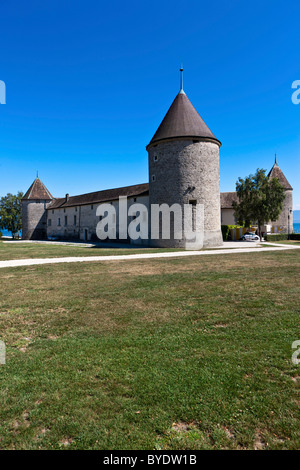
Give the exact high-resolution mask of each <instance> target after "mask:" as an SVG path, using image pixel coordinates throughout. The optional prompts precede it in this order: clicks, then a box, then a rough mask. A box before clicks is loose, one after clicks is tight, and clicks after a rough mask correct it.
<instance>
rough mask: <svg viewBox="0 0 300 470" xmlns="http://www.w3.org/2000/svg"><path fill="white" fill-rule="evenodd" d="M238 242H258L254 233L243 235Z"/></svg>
mask: <svg viewBox="0 0 300 470" xmlns="http://www.w3.org/2000/svg"><path fill="white" fill-rule="evenodd" d="M240 240H243V241H248V242H249V241H251V242H252V241H257V240H259V236H258V235H256V234H255V233H249V232H247V233H244V235H243V236H242V237H241V238H240Z"/></svg>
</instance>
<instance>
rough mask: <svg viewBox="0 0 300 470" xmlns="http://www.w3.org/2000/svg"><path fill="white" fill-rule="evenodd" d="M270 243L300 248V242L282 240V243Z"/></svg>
mask: <svg viewBox="0 0 300 470" xmlns="http://www.w3.org/2000/svg"><path fill="white" fill-rule="evenodd" d="M270 243H274V244H276V245H298V246H300V240H281V241H274V242H273V241H272V242H271V241H270Z"/></svg>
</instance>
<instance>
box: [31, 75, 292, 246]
mask: <svg viewBox="0 0 300 470" xmlns="http://www.w3.org/2000/svg"><path fill="white" fill-rule="evenodd" d="M180 71H181V86H180V91H179V93H178V94H177V96H176V97H175V99H174V101H173V103H172V105H171V107H170V108H169V110H168V112H167V114H166V115H165V117H164V119H163V120H162V122H161V124H160V126H159V127H158V129H157V131H156V132H155V134H154V136H153V138H152V139H151V141H150V143H149V144H148V145H147V147H146V149H147V151H148V162H149V183H144V184H138V185H134V186H127V187H123V188H116V189H108V190H104V191H96V192H92V193H87V194H81V195H77V196H69V194H66V196H65V197H64V198H54V197H53V196H52V195H51V193H50V192H49V191H48V189H47V188H46V187H45V185H44V184H43V183H42V182H41V180H40V179H39V177H38V176H37V178H36V179H35V180H34V182H33V183H32V185H31V186H30V188H29V189H28V191H27V192H26V194H25V195H24V197H23V200H22V220H23V229H22V238H23V239H31V240H42V239H47V238H50V239H51V238H52V239H53V238H55V239H62V240H63V239H65V240H84V241H97V240H98V238H97V235H96V226H97V223H98V222H99V220H101V216H97V214H96V210H97V207H98V206H99V204H103V203H106V204H107V203H108V204H111V205H112V206H113V207H114V208H115V213H116V219H117V220H116V221H115V222H116V227H117V239H118V232H119V227H120V224H119V222H120V220H119V198H120V197H125V196H126V198H127V204H128V207H129V208H130V206H131V205H132V204H135V203H141V204H143V205H144V207H145V208H146V209H147V214H146V213H145V214H143V216H144V217H148V214H149V213H150V217H149V232H150V231H151V210H150V212H149V209H150V208H151V207H152V205H153V204H156V205H157V204H158V205H162V204H167V205H168V206H169V207H170V206H172V205H173V204H178V205H179V206H180V207H182V208H183V207H184V206H185V205H191V206H192V208H193V207H195V206H196V205H197V204H201V205H202V206H203V208H204V238H203V246H210V247H214V246H219V245H221V244H222V234H221V224H222V225H234V224H235V223H236V222H235V219H234V211H233V208H232V202H233V201H234V200H236V199H237V195H236V193H235V192H227V193H220V173H219V148H220V146H221V142H220V141H219V140H218V139H217V138H216V137H215V136H214V134H213V133H212V132H211V130H210V129H209V128H208V126H207V125H206V124H205V122H204V121H203V119H202V118H201V116H200V115H199V114H198V112H197V111H196V109H195V108H194V106H193V105H192V103H191V102H190V100H189V99H188V97H187V96H186V94H185V92H184V91H183V85H182V72H183V69H182V68H181V69H180ZM268 176H269V178H274V177H277V178H278V179H279V181H280V182H281V183H282V184H283V186H284V188H285V191H286V198H285V201H284V205H283V210H282V212H281V214H280V217H279V219H278V220H277V221H272V222H270V223H269V224H270V225H271V228H272V231H282V232H288V233H291V232H292V228H293V220H292V208H293V204H292V203H293V200H292V187H291V186H290V184H289V183H288V181H287V179H286V178H285V176H284V174H283V172H282V170H281V169H280V168H279V166H278V164H277V159H276V157H275V164H274V165H273V167H272V169H271V171H270V173H269V175H268ZM133 217H134V216H133ZM131 220H132V217H128V216H127V225H128V224H129V223H130V221H131ZM173 223H174V221H173ZM161 235H162V234H161V230H160V232H159V238H158V239H156V240H151V239H150V237H149V239H145V240H142V239H141V238H139V239H138V240H130V239H129V238H128V239H125V240H123V241H125V242H126V241H127V242H130V243H135V244H143V245H151V246H159V247H182V248H184V247H185V246H186V240H185V239H184V237H183V238H182V239H176V238H175V237H174V236H173V235H174V234H173V231H172V221H171V238H170V239H163V237H162V236H161ZM201 246H202V244H201ZM201 246H199V248H200V247H201ZM195 248H197V247H195Z"/></svg>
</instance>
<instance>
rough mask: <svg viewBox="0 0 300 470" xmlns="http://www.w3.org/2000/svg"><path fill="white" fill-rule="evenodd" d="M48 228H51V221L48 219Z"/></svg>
mask: <svg viewBox="0 0 300 470" xmlns="http://www.w3.org/2000/svg"><path fill="white" fill-rule="evenodd" d="M48 227H51V219H48Z"/></svg>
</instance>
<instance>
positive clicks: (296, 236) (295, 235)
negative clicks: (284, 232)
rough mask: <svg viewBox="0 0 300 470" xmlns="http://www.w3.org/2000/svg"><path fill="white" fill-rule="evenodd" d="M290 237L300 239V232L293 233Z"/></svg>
mask: <svg viewBox="0 0 300 470" xmlns="http://www.w3.org/2000/svg"><path fill="white" fill-rule="evenodd" d="M290 239H291V240H300V233H291V235H290Z"/></svg>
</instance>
